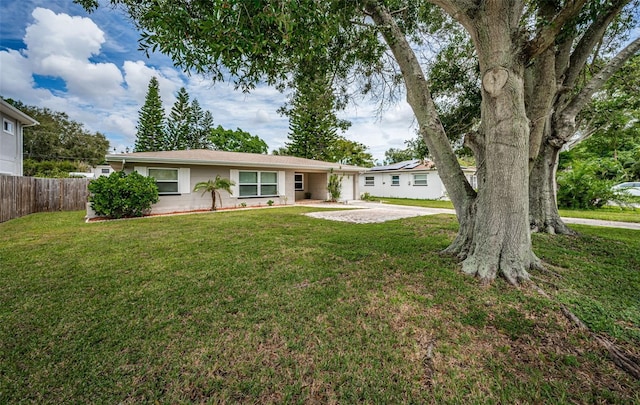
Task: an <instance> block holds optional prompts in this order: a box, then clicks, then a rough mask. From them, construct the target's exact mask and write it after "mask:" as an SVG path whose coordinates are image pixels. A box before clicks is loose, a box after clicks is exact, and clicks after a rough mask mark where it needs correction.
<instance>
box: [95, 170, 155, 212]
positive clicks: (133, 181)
mask: <svg viewBox="0 0 640 405" xmlns="http://www.w3.org/2000/svg"><path fill="white" fill-rule="evenodd" d="M89 192H90V193H91V196H90V197H89V201H90V202H91V208H92V209H93V210H94V211H95V212H96V214H97V215H99V216H104V217H108V218H124V217H141V216H143V215H144V214H147V213H149V211H150V210H151V205H152V204H155V203H157V202H158V186H157V185H156V182H155V180H154V179H153V178H151V177H145V176H143V175H141V174H139V173H138V172H133V173H131V174H126V173H124V172H113V173H111V175H109V176H108V177H107V176H102V177H98V178H97V179H95V180H92V181H91V182H90V183H89Z"/></svg>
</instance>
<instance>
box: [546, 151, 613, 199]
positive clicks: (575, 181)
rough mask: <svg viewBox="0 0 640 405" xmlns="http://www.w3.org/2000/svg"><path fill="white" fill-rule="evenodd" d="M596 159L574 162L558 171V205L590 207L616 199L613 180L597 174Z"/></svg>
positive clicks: (598, 168) (598, 167)
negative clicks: (567, 168)
mask: <svg viewBox="0 0 640 405" xmlns="http://www.w3.org/2000/svg"><path fill="white" fill-rule="evenodd" d="M599 170H600V166H599V165H598V161H597V160H593V161H582V162H575V163H574V165H573V167H572V168H571V170H564V171H561V172H560V173H558V205H559V206H561V207H565V208H576V209H590V208H599V207H602V206H604V205H605V204H606V203H607V201H609V200H614V199H616V194H615V193H614V192H613V191H612V189H611V187H612V186H613V185H614V184H615V183H616V182H615V181H613V180H604V179H602V177H601V176H600V175H599V173H598V171H599Z"/></svg>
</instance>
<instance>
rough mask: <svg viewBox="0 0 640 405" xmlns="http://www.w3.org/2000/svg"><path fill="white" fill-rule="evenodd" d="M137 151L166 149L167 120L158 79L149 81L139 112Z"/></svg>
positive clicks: (154, 78)
mask: <svg viewBox="0 0 640 405" xmlns="http://www.w3.org/2000/svg"><path fill="white" fill-rule="evenodd" d="M136 129H137V131H136V143H135V148H134V150H135V152H153V151H158V150H164V144H165V142H164V136H165V122H164V111H163V109H162V100H161V98H160V91H159V84H158V79H157V78H156V77H155V76H154V77H152V78H151V81H149V87H148V89H147V96H146V98H145V100H144V105H143V106H142V108H141V109H140V111H139V112H138V126H137V127H136Z"/></svg>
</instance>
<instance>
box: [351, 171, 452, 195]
mask: <svg viewBox="0 0 640 405" xmlns="http://www.w3.org/2000/svg"><path fill="white" fill-rule="evenodd" d="M414 174H427V185H426V186H422V185H415V184H414V178H413V175H414ZM392 176H400V183H399V184H398V185H397V186H395V185H392ZM359 177H360V180H359V186H360V193H361V194H362V193H369V194H370V195H372V196H376V197H390V198H415V199H424V200H437V199H440V198H443V197H445V195H446V190H445V188H444V185H443V184H442V180H440V176H438V172H437V171H436V170H429V171H420V172H397V171H396V172H367V173H364V174H361V175H360V176H359ZM366 177H373V178H374V185H373V186H367V185H366V184H365V182H366Z"/></svg>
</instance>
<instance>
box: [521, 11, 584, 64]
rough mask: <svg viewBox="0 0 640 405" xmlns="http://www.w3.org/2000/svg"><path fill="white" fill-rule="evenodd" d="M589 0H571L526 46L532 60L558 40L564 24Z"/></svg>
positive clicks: (526, 53) (527, 55)
mask: <svg viewBox="0 0 640 405" xmlns="http://www.w3.org/2000/svg"><path fill="white" fill-rule="evenodd" d="M586 2H587V0H570V1H568V2H567V4H566V5H565V7H564V8H563V9H562V10H560V12H559V13H557V14H556V16H555V17H554V18H553V19H552V20H551V21H550V22H549V24H547V25H545V26H544V27H543V28H542V29H541V30H540V31H539V32H538V35H536V37H535V38H533V39H532V40H531V41H529V43H528V44H527V45H526V47H525V55H526V57H527V58H528V59H529V60H531V59H533V58H535V57H536V56H538V55H540V54H541V53H542V52H544V51H545V50H547V49H548V48H549V47H550V46H551V45H553V43H554V42H555V41H556V38H557V37H558V34H559V33H560V31H562V28H563V27H564V25H565V24H566V23H567V22H568V21H570V20H571V19H572V18H574V17H575V16H576V15H578V13H579V12H580V10H581V9H582V6H584V4H585V3H586Z"/></svg>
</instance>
